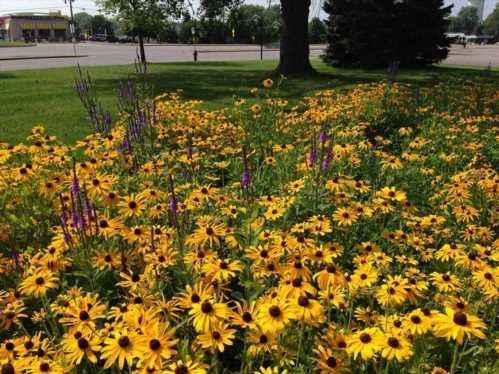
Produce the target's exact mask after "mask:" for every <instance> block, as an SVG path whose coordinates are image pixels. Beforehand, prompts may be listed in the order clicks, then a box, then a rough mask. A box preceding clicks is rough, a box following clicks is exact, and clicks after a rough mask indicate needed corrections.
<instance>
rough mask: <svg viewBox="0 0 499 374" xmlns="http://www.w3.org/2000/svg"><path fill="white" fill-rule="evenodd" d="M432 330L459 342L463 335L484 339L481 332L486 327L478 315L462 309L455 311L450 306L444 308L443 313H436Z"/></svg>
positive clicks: (438, 334)
mask: <svg viewBox="0 0 499 374" xmlns="http://www.w3.org/2000/svg"><path fill="white" fill-rule="evenodd" d="M434 324H435V326H434V328H433V330H434V332H435V335H436V336H439V337H442V338H446V339H447V340H451V339H453V340H456V341H457V342H458V343H459V344H462V343H463V340H464V336H465V335H466V336H467V337H470V336H471V335H473V336H476V337H477V338H479V339H485V338H486V336H485V334H484V333H483V332H482V330H484V329H485V328H486V325H485V323H484V322H483V321H482V320H481V319H480V318H478V317H475V316H473V315H471V314H468V313H465V312H463V311H455V310H453V309H451V308H445V314H442V313H440V314H438V315H436V316H435V318H434Z"/></svg>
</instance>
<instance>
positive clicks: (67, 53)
mask: <svg viewBox="0 0 499 374" xmlns="http://www.w3.org/2000/svg"><path fill="white" fill-rule="evenodd" d="M311 48H312V50H311V53H310V54H311V56H313V57H317V56H319V55H320V54H321V53H322V47H320V46H312V47H311ZM196 50H197V51H198V60H199V61H220V60H256V59H259V58H260V47H259V46H255V45H202V46H196ZM137 52H138V51H137V46H136V45H122V44H108V43H81V44H77V45H76V54H77V56H79V57H77V58H74V57H72V56H74V50H73V45H72V44H62V43H61V44H39V45H37V46H33V47H21V48H0V71H7V70H23V69H44V68H55V67H64V66H75V64H76V63H79V64H80V65H82V66H92V65H94V66H95V65H127V64H133V63H134V62H135V60H136V59H137ZM193 52H194V47H193V46H192V45H146V55H147V59H148V61H149V62H152V63H155V62H177V61H193ZM57 56H64V58H57ZM47 57H50V58H47ZM263 57H264V59H277V58H279V51H278V50H276V49H270V50H269V49H264V54H263ZM22 58H29V59H26V60H22ZM5 59H13V60H8V61H6V60H5Z"/></svg>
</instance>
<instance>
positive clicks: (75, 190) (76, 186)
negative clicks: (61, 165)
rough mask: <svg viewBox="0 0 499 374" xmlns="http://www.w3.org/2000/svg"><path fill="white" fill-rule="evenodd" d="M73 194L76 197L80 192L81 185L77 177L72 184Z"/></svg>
mask: <svg viewBox="0 0 499 374" xmlns="http://www.w3.org/2000/svg"><path fill="white" fill-rule="evenodd" d="M71 192H72V193H73V195H74V196H76V195H78V193H79V192H80V184H79V183H78V178H76V175H75V176H74V177H73V181H72V182H71Z"/></svg>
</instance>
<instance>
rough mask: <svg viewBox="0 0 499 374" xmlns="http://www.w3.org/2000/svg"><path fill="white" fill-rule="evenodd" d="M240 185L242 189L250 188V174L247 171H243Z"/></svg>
mask: <svg viewBox="0 0 499 374" xmlns="http://www.w3.org/2000/svg"><path fill="white" fill-rule="evenodd" d="M241 185H242V187H243V188H249V187H250V186H251V174H250V172H249V170H248V169H244V171H243V175H242V177H241Z"/></svg>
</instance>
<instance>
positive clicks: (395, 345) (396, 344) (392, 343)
mask: <svg viewBox="0 0 499 374" xmlns="http://www.w3.org/2000/svg"><path fill="white" fill-rule="evenodd" d="M388 345H389V346H390V347H392V348H398V347H400V343H399V341H398V339H397V338H393V337H390V338H388Z"/></svg>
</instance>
